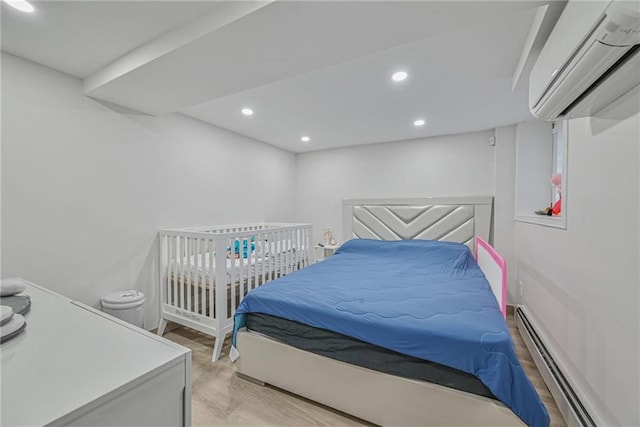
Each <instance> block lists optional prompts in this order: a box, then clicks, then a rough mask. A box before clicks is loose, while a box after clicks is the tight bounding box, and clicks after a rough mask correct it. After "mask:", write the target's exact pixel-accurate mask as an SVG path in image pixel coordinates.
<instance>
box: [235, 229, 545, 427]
mask: <svg viewBox="0 0 640 427" xmlns="http://www.w3.org/2000/svg"><path fill="white" fill-rule="evenodd" d="M247 313H264V314H269V315H273V316H279V317H282V318H285V319H288V320H293V321H297V322H301V323H304V324H307V325H311V326H314V327H318V328H324V329H328V330H330V331H333V332H337V333H340V334H344V335H348V336H351V337H354V338H357V339H359V340H361V341H364V342H367V343H370V344H374V345H377V346H380V347H384V348H387V349H390V350H394V351H397V352H399V353H402V354H406V355H409V356H414V357H418V358H420V359H424V360H429V361H433V362H436V363H440V364H442V365H446V366H450V367H453V368H456V369H460V370H462V371H464V372H468V373H470V374H473V375H475V376H477V377H478V378H479V379H480V380H481V381H482V382H483V383H484V384H485V385H486V386H487V387H488V388H489V389H490V390H491V392H492V393H493V394H494V396H496V397H497V398H498V399H500V400H501V401H502V402H503V403H504V404H505V405H506V406H508V407H509V408H511V410H513V412H514V413H515V414H517V415H518V416H519V417H520V418H521V419H522V420H523V421H524V422H525V423H526V424H528V425H529V426H534V427H547V426H548V425H549V414H548V413H547V410H546V408H545V407H544V405H543V403H542V401H541V400H540V397H539V396H538V394H537V393H536V391H535V388H534V387H533V385H532V384H531V382H530V381H529V379H528V378H527V376H526V374H525V373H524V370H523V369H522V367H521V366H520V362H519V361H518V358H517V356H516V353H515V349H514V347H513V342H512V340H511V336H510V334H509V329H508V327H507V324H506V323H505V321H504V319H503V317H502V313H501V311H500V307H499V306H498V303H497V301H496V299H495V297H494V295H493V293H492V292H491V288H490V285H489V283H488V282H487V280H486V278H485V276H484V274H483V273H482V271H481V270H480V267H478V264H477V263H476V262H475V260H474V259H473V257H472V255H471V252H470V251H469V249H468V248H467V247H466V246H464V245H462V244H459V243H450V242H439V241H430V240H404V241H394V242H383V241H378V240H367V239H355V240H351V241H349V242H347V243H345V244H344V245H342V247H341V248H340V249H338V250H337V251H336V253H335V254H334V255H333V256H332V257H331V258H328V259H327V260H325V261H323V262H321V263H317V264H313V265H311V266H309V267H307V268H304V269H302V270H299V271H297V272H294V273H292V274H289V275H287V276H284V277H282V278H280V279H277V280H275V281H272V282H269V283H267V284H265V285H263V286H261V287H259V288H257V289H254V290H253V291H251V292H249V294H248V295H247V296H246V297H245V298H244V300H243V301H242V303H241V304H240V306H239V307H238V310H237V311H236V313H235V316H234V322H235V324H234V333H233V343H234V345H235V339H236V334H237V331H238V330H239V329H240V328H242V327H243V326H245V324H246V314H247Z"/></svg>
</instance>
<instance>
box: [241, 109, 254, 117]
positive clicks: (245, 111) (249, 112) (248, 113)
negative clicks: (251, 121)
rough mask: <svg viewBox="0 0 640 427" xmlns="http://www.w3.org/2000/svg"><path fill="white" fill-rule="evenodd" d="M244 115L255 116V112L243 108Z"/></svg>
mask: <svg viewBox="0 0 640 427" xmlns="http://www.w3.org/2000/svg"><path fill="white" fill-rule="evenodd" d="M242 114H244V115H245V116H253V110H252V109H251V108H243V109H242Z"/></svg>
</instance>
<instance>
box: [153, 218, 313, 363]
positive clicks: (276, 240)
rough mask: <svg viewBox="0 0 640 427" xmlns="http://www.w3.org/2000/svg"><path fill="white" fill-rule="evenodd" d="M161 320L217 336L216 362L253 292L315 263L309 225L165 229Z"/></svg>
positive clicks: (160, 329)
mask: <svg viewBox="0 0 640 427" xmlns="http://www.w3.org/2000/svg"><path fill="white" fill-rule="evenodd" d="M159 236H160V245H159V250H160V255H159V256H160V262H159V265H160V279H161V282H160V295H161V301H162V304H161V316H162V318H161V320H160V324H159V326H158V334H160V335H161V334H162V333H163V332H164V327H165V326H166V322H167V321H175V322H178V323H181V324H184V325H186V326H189V327H192V328H195V329H197V330H199V331H201V332H204V333H207V334H209V335H213V336H215V337H216V344H215V347H214V354H213V360H214V361H216V360H217V359H218V357H219V354H220V350H221V348H222V341H223V340H224V336H225V335H226V334H227V333H229V332H231V330H232V328H233V314H234V313H235V311H236V309H237V307H238V305H239V303H240V301H241V300H242V298H244V296H245V295H246V294H247V293H248V292H249V291H251V290H252V289H255V288H257V287H258V286H261V285H263V284H265V283H268V282H270V281H272V280H274V279H277V278H278V277H281V276H284V275H286V274H289V273H291V272H293V271H296V270H299V269H301V268H304V267H306V266H307V265H309V263H311V262H313V259H312V257H313V250H312V247H311V246H312V243H311V237H312V232H311V225H310V224H288V223H262V224H244V225H223V226H215V227H192V228H183V229H166V230H161V231H160V233H159Z"/></svg>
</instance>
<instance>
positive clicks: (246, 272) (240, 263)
mask: <svg viewBox="0 0 640 427" xmlns="http://www.w3.org/2000/svg"><path fill="white" fill-rule="evenodd" d="M296 252H297V251H296V249H291V250H289V251H285V252H280V253H279V254H278V255H279V256H278V255H266V256H259V257H256V256H255V255H251V256H249V257H247V258H227V259H226V262H227V271H226V275H227V278H229V279H230V278H231V275H232V273H233V276H234V278H235V280H236V281H237V280H239V279H240V275H242V278H243V279H244V280H246V279H247V278H248V277H254V276H256V275H258V276H261V275H263V274H269V273H271V272H274V273H279V272H280V271H281V270H282V269H283V268H284V267H290V266H292V265H295V264H296V263H297V262H299V261H300V259H297V258H296V257H295V254H296ZM212 255H213V266H212V267H211V260H212ZM215 263H216V259H215V252H214V253H213V254H211V253H209V252H207V253H203V254H197V255H191V256H190V257H183V258H182V263H180V262H176V261H175V260H172V262H171V263H170V268H171V272H172V273H173V275H174V276H176V277H179V275H180V273H181V272H184V273H185V274H186V275H187V276H188V275H189V273H192V274H193V273H197V274H198V280H201V281H203V282H206V283H212V282H215V274H216V273H215V271H216V269H215ZM210 267H211V268H210ZM241 269H242V271H240V270H241ZM210 274H211V275H213V278H212V279H213V280H210V277H209V276H210Z"/></svg>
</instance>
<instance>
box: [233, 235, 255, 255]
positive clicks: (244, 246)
mask: <svg viewBox="0 0 640 427" xmlns="http://www.w3.org/2000/svg"><path fill="white" fill-rule="evenodd" d="M255 250H256V236H251V253H253V251H255ZM227 251H231V247H230V246H227ZM234 253H235V255H236V256H237V257H238V258H239V257H240V240H238V239H236V240H235V242H234ZM248 256H249V239H242V258H247V257H248Z"/></svg>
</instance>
